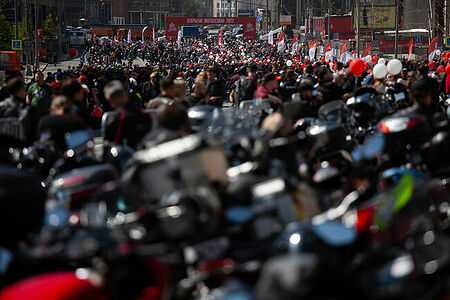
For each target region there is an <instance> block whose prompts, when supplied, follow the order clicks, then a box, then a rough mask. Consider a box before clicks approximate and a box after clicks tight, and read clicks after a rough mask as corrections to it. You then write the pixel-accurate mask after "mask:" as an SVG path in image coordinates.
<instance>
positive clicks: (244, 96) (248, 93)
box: [238, 77, 258, 101]
mask: <svg viewBox="0 0 450 300" xmlns="http://www.w3.org/2000/svg"><path fill="white" fill-rule="evenodd" d="M257 88H258V79H257V78H252V77H242V78H241V79H240V80H239V83H238V89H239V91H238V95H239V100H240V101H243V100H252V99H253V98H254V96H253V95H254V94H255V91H256V89H257Z"/></svg>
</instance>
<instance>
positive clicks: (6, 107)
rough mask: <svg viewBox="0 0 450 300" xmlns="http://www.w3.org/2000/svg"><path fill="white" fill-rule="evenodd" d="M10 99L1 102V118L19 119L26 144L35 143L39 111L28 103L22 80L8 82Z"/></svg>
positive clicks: (14, 79)
mask: <svg viewBox="0 0 450 300" xmlns="http://www.w3.org/2000/svg"><path fill="white" fill-rule="evenodd" d="M7 90H8V92H9V97H8V98H6V99H5V100H3V101H2V102H0V118H18V119H19V121H20V123H21V124H22V127H23V133H24V135H25V139H26V142H28V143H30V142H32V141H34V139H35V136H36V125H37V123H38V121H39V110H38V109H37V108H36V107H35V106H32V105H30V104H27V103H26V100H25V98H26V95H27V92H26V88H25V84H24V82H23V80H22V79H21V78H13V79H11V80H9V81H8V85H7Z"/></svg>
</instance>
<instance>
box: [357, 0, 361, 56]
mask: <svg viewBox="0 0 450 300" xmlns="http://www.w3.org/2000/svg"><path fill="white" fill-rule="evenodd" d="M359 19H360V18H359V0H356V54H357V55H358V56H359Z"/></svg>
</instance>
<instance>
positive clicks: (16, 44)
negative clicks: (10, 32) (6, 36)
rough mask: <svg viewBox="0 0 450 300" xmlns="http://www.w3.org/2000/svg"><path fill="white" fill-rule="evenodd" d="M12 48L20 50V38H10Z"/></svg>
mask: <svg viewBox="0 0 450 300" xmlns="http://www.w3.org/2000/svg"><path fill="white" fill-rule="evenodd" d="M12 49H13V50H22V40H12Z"/></svg>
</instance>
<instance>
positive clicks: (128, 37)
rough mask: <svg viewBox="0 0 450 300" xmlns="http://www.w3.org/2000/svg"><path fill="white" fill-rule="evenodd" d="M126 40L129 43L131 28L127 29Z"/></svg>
mask: <svg viewBox="0 0 450 300" xmlns="http://www.w3.org/2000/svg"><path fill="white" fill-rule="evenodd" d="M127 42H128V43H131V29H128V36H127Z"/></svg>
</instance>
